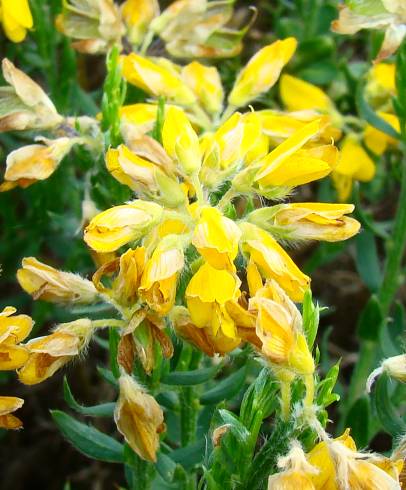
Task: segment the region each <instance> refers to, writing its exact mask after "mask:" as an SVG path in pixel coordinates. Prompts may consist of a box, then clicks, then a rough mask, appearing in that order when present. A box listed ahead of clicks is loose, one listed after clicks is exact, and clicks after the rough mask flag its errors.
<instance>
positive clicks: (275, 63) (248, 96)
mask: <svg viewBox="0 0 406 490" xmlns="http://www.w3.org/2000/svg"><path fill="white" fill-rule="evenodd" d="M296 45H297V41H296V39H295V38H293V37H289V38H287V39H284V40H283V41H276V42H274V43H273V44H270V45H268V46H265V47H264V48H262V49H261V50H259V51H258V52H257V53H256V54H255V55H254V56H253V57H252V58H251V59H250V61H249V62H248V63H247V65H246V66H245V67H244V68H243V69H242V70H241V72H240V74H239V75H238V77H237V80H236V82H235V84H234V87H233V89H232V91H231V93H230V95H229V97H228V101H229V103H230V104H231V105H232V106H235V107H241V106H244V105H247V104H248V103H249V102H250V101H252V100H253V99H256V98H257V97H258V96H259V95H261V94H263V93H264V92H267V91H268V90H269V89H270V88H271V87H272V86H273V85H274V84H275V83H276V81H277V80H278V78H279V75H280V73H281V71H282V68H283V67H284V66H285V65H286V63H288V61H289V60H290V58H291V57H292V56H293V53H294V52H295V50H296Z"/></svg>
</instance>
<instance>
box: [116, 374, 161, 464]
mask: <svg viewBox="0 0 406 490" xmlns="http://www.w3.org/2000/svg"><path fill="white" fill-rule="evenodd" d="M119 384H120V395H119V398H118V401H117V404H116V409H115V411H114V420H115V422H116V425H117V429H118V430H119V431H120V433H121V434H122V435H123V436H124V438H125V440H126V442H127V444H128V445H129V446H130V447H131V449H132V450H133V451H135V452H136V453H137V454H138V456H139V457H140V458H141V459H144V460H146V461H152V462H156V453H157V451H158V448H159V434H160V433H161V432H164V431H165V423H164V416H163V413H162V409H161V407H160V406H159V405H158V403H157V402H156V401H155V399H154V398H153V397H152V396H151V395H149V394H148V393H146V392H145V390H144V389H143V388H142V387H141V386H140V385H139V384H138V383H137V382H136V381H135V380H134V378H132V377H131V376H129V375H128V374H124V375H122V376H120V379H119Z"/></svg>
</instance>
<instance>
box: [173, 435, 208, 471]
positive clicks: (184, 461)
mask: <svg viewBox="0 0 406 490" xmlns="http://www.w3.org/2000/svg"><path fill="white" fill-rule="evenodd" d="M206 445H207V442H206V438H205V437H203V438H202V439H199V440H198V441H196V442H195V443H193V444H189V445H188V446H186V447H182V448H180V449H175V451H172V452H171V453H170V457H171V459H173V461H175V462H176V463H180V464H181V465H182V466H183V467H184V468H186V469H188V468H192V467H193V466H195V465H196V464H199V463H201V462H202V461H203V459H204V457H205V453H206Z"/></svg>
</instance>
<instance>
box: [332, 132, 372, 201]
mask: <svg viewBox="0 0 406 490" xmlns="http://www.w3.org/2000/svg"><path fill="white" fill-rule="evenodd" d="M332 176H333V182H334V185H335V187H336V189H337V193H338V198H339V200H340V201H345V200H347V199H348V197H349V196H350V194H351V189H352V182H353V180H359V181H361V182H369V181H370V180H372V179H373V178H374V176H375V162H374V161H373V160H372V158H371V157H370V156H369V155H368V153H367V152H366V150H364V148H363V147H362V145H361V143H360V141H359V140H358V139H357V138H356V137H354V136H352V135H347V136H346V137H345V139H344V140H343V144H342V146H341V153H340V159H339V162H338V165H337V166H336V168H335V169H334V172H333V175H332Z"/></svg>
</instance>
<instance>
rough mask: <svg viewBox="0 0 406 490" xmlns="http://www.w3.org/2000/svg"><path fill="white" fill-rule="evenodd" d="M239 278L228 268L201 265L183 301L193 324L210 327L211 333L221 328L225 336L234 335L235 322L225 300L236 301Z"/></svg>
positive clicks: (234, 336) (215, 332)
mask: <svg viewBox="0 0 406 490" xmlns="http://www.w3.org/2000/svg"><path fill="white" fill-rule="evenodd" d="M240 284H241V281H240V280H239V278H238V277H237V276H236V275H235V274H232V273H231V272H229V271H227V270H220V269H216V268H214V267H212V266H211V265H210V264H208V263H206V264H203V265H202V266H201V267H200V269H199V270H198V271H197V272H196V273H195V274H194V276H193V277H192V279H191V280H190V282H189V284H188V286H187V288H186V293H185V296H186V302H187V307H188V309H189V313H190V316H191V318H192V321H193V323H194V324H195V325H196V327H200V328H204V327H210V328H211V329H212V332H213V335H214V336H215V335H217V332H218V331H219V330H221V331H222V332H223V334H224V335H225V336H226V337H230V338H232V339H234V338H237V329H236V325H235V321H234V320H233V319H232V317H231V316H230V314H229V313H228V311H227V308H226V306H227V303H229V302H235V301H237V300H238V298H239V296H240V294H241V292H240V289H239V288H240Z"/></svg>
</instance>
